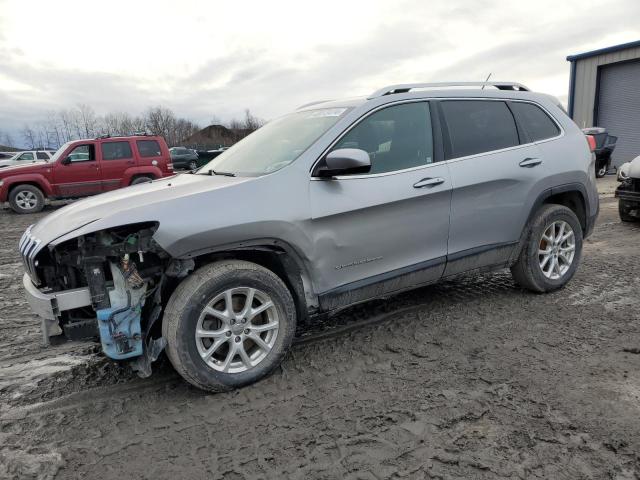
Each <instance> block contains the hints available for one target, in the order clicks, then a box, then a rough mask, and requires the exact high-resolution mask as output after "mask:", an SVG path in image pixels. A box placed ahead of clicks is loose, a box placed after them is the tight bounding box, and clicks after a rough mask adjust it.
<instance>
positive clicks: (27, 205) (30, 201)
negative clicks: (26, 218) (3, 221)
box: [9, 185, 44, 213]
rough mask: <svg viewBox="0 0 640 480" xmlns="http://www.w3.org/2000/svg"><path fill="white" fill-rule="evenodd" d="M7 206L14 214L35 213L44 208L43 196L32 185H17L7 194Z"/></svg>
mask: <svg viewBox="0 0 640 480" xmlns="http://www.w3.org/2000/svg"><path fill="white" fill-rule="evenodd" d="M9 205H11V208H12V209H13V211H14V212H16V213H36V212H39V211H40V210H42V209H43V208H44V195H43V194H42V191H41V190H40V189H39V188H38V187H34V186H33V185H18V186H17V187H14V188H13V189H12V190H11V193H10V194H9Z"/></svg>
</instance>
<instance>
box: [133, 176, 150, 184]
mask: <svg viewBox="0 0 640 480" xmlns="http://www.w3.org/2000/svg"><path fill="white" fill-rule="evenodd" d="M152 181H153V178H151V177H147V176H144V177H136V178H134V179H133V180H132V181H131V184H130V185H138V184H139V183H149V182H152Z"/></svg>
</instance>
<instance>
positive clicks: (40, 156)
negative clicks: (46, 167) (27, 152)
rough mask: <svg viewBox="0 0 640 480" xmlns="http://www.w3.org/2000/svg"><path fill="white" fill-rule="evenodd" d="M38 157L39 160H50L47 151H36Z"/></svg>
mask: <svg viewBox="0 0 640 480" xmlns="http://www.w3.org/2000/svg"><path fill="white" fill-rule="evenodd" d="M36 157H37V158H38V160H49V155H47V152H36Z"/></svg>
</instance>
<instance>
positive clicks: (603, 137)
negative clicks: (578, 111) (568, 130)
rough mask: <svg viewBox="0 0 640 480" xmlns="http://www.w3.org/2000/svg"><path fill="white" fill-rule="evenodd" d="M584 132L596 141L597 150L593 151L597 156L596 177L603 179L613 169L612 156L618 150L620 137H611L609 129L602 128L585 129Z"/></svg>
mask: <svg viewBox="0 0 640 480" xmlns="http://www.w3.org/2000/svg"><path fill="white" fill-rule="evenodd" d="M582 131H583V132H584V134H585V135H591V136H592V137H593V138H594V139H595V141H596V149H595V150H594V151H593V153H594V154H595V155H596V177H598V178H602V177H604V176H605V175H606V174H607V172H608V171H609V168H611V154H612V153H613V150H614V149H615V148H616V142H617V141H618V137H616V136H614V135H609V133H608V132H607V129H606V128H602V127H591V128H583V129H582Z"/></svg>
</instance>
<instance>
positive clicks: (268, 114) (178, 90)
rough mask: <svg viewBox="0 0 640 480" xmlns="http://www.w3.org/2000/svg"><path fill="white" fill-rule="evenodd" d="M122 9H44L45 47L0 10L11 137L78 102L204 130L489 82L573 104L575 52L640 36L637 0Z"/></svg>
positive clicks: (2, 128) (411, 0)
mask: <svg viewBox="0 0 640 480" xmlns="http://www.w3.org/2000/svg"><path fill="white" fill-rule="evenodd" d="M65 1H73V0H65ZM119 1H120V0H113V5H112V8H110V10H109V11H108V12H107V11H105V12H102V13H101V15H100V18H101V19H102V21H101V22H96V24H95V27H94V26H92V27H91V28H89V27H88V26H87V25H84V24H82V23H81V22H82V21H83V17H82V12H84V13H87V12H89V13H91V11H90V9H89V8H88V7H87V6H86V5H87V4H86V3H84V4H83V3H80V4H79V5H80V6H82V9H81V10H80V11H79V12H76V10H74V9H73V8H72V7H71V6H68V8H66V9H64V8H63V9H54V8H53V6H52V4H51V3H49V2H43V3H42V4H41V5H42V7H43V8H45V9H47V8H50V10H46V12H44V13H43V14H42V15H40V16H37V17H36V19H35V20H34V21H41V22H42V23H41V24H40V25H39V26H38V25H36V27H35V31H38V32H41V33H42V35H41V36H39V37H37V36H36V37H37V38H35V39H34V38H32V36H31V35H30V36H29V37H24V30H23V28H22V25H23V24H24V21H25V20H26V19H32V18H33V16H32V15H31V10H30V9H31V8H33V7H32V6H29V5H30V2H23V1H21V0H0V4H2V7H1V8H0V12H1V13H0V104H2V106H3V107H2V109H0V132H7V131H8V132H10V133H11V134H13V135H14V138H15V137H18V136H19V135H18V134H17V132H18V131H19V130H20V129H21V128H22V126H23V125H24V124H25V123H33V122H37V121H39V120H42V119H44V118H45V116H46V112H47V111H50V110H58V109H66V108H71V107H73V106H74V105H76V104H78V103H86V104H89V105H91V106H92V107H93V108H94V110H95V111H96V112H97V113H98V114H104V113H107V112H110V111H128V112H129V113H131V114H139V113H141V112H142V111H143V110H144V109H146V108H147V107H149V106H151V105H158V104H162V105H164V106H167V107H169V108H172V109H173V110H174V111H175V112H176V114H178V115H180V116H184V117H187V118H190V119H192V120H194V121H196V122H198V123H201V124H203V125H204V124H206V123H207V122H208V120H209V119H210V118H211V117H212V116H213V115H215V116H217V117H219V118H221V119H222V120H228V119H230V118H231V117H233V116H239V115H241V114H242V111H243V110H244V109H245V108H250V109H251V110H252V112H253V113H254V114H257V115H258V116H261V117H263V118H273V117H276V116H279V115H281V114H283V113H286V112H287V111H290V110H292V109H294V108H296V107H297V106H298V105H300V104H303V103H307V102H309V101H314V100H318V99H331V98H341V97H347V96H354V95H366V94H368V93H370V92H371V91H373V90H375V89H377V88H379V87H381V86H384V85H386V84H394V83H404V82H412V81H443V80H481V79H484V77H486V75H487V74H488V73H489V72H492V73H493V77H492V78H493V79H496V80H515V81H521V82H522V83H525V84H528V85H529V86H531V87H533V88H534V89H535V88H536V87H537V86H539V87H540V88H544V89H545V90H546V91H548V92H549V93H552V94H555V95H557V96H559V97H561V98H562V97H566V89H567V85H568V71H569V65H568V63H567V62H566V60H565V57H566V55H568V54H572V53H577V52H580V51H584V50H588V49H591V48H598V47H604V46H607V45H610V44H615V43H621V42H624V41H630V40H635V39H637V38H638V37H640V29H639V28H638V27H637V26H636V23H637V21H636V20H637V18H639V17H640V3H639V2H637V1H636V0H613V1H611V2H609V3H608V5H607V8H603V7H602V6H601V4H600V3H599V2H595V1H592V0H580V1H578V0H571V1H567V2H556V1H552V0H542V1H537V2H519V3H517V2H516V3H513V2H509V3H503V2H500V1H498V0H461V1H456V2H451V1H448V0H435V1H430V2H424V1H421V0H399V1H397V2H384V1H369V2H344V1H341V0H326V1H325V2H323V3H322V5H315V4H305V6H304V8H303V7H302V6H301V5H300V4H298V3H296V2H294V1H293V0H282V1H280V2H278V3H277V4H274V5H273V6H272V7H269V8H267V7H265V6H264V5H262V6H259V7H256V6H251V4H247V3H244V2H237V3H235V4H233V5H228V4H227V5H225V8H224V9H221V8H220V7H219V6H217V7H216V6H214V4H215V3H216V2H207V3H206V4H203V3H191V0H183V3H184V5H182V3H181V7H180V8H178V6H172V4H164V3H163V4H158V3H157V2H152V3H151V4H150V5H151V6H154V7H156V8H153V9H148V8H147V7H149V5H146V4H144V2H142V1H141V3H140V4H138V3H136V4H135V6H133V7H132V8H135V9H136V12H135V15H136V18H137V19H138V20H136V21H133V22H127V23H126V24H123V25H119V24H118V11H117V8H118V7H117V5H120V6H122V7H124V6H125V5H127V3H126V2H124V3H122V4H120V3H118V2H119ZM28 4H29V5H28ZM256 8H257V10H256ZM114 10H115V11H114ZM191 12H197V13H191ZM45 13H46V15H45ZM94 13H95V12H94ZM41 17H44V18H41ZM67 24H68V25H75V26H77V27H78V28H77V29H76V28H75V27H74V28H67V27H66V26H65V25H67ZM614 24H615V25H616V30H615V31H608V30H606V29H603V28H602V26H603V25H614ZM82 25H84V26H82Z"/></svg>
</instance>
